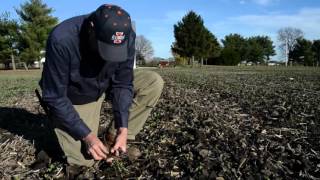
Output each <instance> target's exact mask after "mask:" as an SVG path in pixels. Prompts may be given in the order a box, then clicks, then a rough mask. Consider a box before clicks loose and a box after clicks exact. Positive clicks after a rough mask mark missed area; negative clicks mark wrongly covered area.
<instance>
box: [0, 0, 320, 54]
mask: <svg viewBox="0 0 320 180" xmlns="http://www.w3.org/2000/svg"><path fill="white" fill-rule="evenodd" d="M24 2H25V0H0V13H2V12H4V11H8V12H9V13H10V14H11V17H12V18H18V17H17V15H16V13H15V10H14V9H15V8H19V6H20V4H22V3H24ZM43 2H44V3H46V4H47V5H48V6H49V7H51V8H53V10H54V12H53V16H56V17H58V18H59V21H60V22H61V21H63V20H65V19H68V18H70V17H73V16H77V15H82V14H87V13H90V12H92V11H94V10H95V9H96V8H97V7H99V6H100V5H102V4H106V3H108V4H116V5H119V6H121V7H122V8H123V9H125V10H127V11H128V12H129V13H130V15H131V17H132V19H133V20H134V21H135V23H136V28H137V35H144V36H145V37H146V38H147V39H149V40H150V41H151V42H152V45H153V48H154V51H155V53H154V56H156V57H163V58H168V57H171V56H172V55H171V51H170V46H171V44H172V42H174V35H173V25H174V24H176V23H177V22H178V21H179V20H181V18H182V17H183V16H184V15H186V14H187V12H188V11H190V10H193V11H195V12H196V13H198V14H200V15H201V17H202V18H203V20H204V23H205V26H206V27H207V28H208V29H209V30H210V31H211V32H212V33H213V34H214V35H215V36H216V37H217V38H218V39H219V40H221V39H223V38H224V37H225V36H226V35H228V34H230V33H239V34H241V35H243V36H245V37H250V36H255V35H266V36H270V37H271V39H272V40H273V41H274V45H275V46H276V47H278V41H277V32H278V30H279V29H280V28H283V27H288V26H290V27H294V28H299V29H301V30H302V31H303V32H304V35H305V38H307V39H310V40H314V39H320V0H157V1H156V0H154V1H151V0H110V1H103V0H90V1H88V0H65V1H62V0H60V1H59V0H43ZM277 49H278V48H277ZM277 53H278V55H277V56H274V57H273V59H274V60H281V58H282V57H281V56H280V52H279V51H277Z"/></svg>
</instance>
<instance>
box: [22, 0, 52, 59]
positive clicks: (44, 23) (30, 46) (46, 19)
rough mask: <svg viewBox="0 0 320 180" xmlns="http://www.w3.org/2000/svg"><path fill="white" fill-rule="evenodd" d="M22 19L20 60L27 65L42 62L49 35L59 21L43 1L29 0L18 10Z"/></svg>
mask: <svg viewBox="0 0 320 180" xmlns="http://www.w3.org/2000/svg"><path fill="white" fill-rule="evenodd" d="M16 11H17V13H18V15H19V16H20V19H21V34H20V43H19V48H20V52H21V54H20V58H21V60H23V61H25V62H26V63H27V64H32V63H33V62H34V61H40V59H41V58H42V57H43V56H44V54H43V53H42V51H43V50H45V45H46V41H47V38H48V34H49V32H50V31H51V29H52V28H53V27H54V26H55V25H56V24H57V21H58V19H57V18H55V17H53V16H52V15H51V13H52V11H53V10H52V9H51V8H49V7H48V6H47V5H46V4H44V3H43V2H42V0H29V1H28V2H25V3H24V4H22V5H21V6H20V9H17V10H16Z"/></svg>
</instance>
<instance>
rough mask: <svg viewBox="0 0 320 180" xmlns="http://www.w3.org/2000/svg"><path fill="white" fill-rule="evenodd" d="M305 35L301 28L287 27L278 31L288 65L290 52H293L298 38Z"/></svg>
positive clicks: (281, 47)
mask: <svg viewBox="0 0 320 180" xmlns="http://www.w3.org/2000/svg"><path fill="white" fill-rule="evenodd" d="M302 37H303V32H302V30H300V29H297V28H292V27H285V28H282V29H280V30H279V31H278V40H279V41H280V49H281V50H282V52H283V54H284V55H285V57H286V66H288V61H289V52H291V51H292V50H293V48H294V46H295V44H296V43H297V39H299V38H302Z"/></svg>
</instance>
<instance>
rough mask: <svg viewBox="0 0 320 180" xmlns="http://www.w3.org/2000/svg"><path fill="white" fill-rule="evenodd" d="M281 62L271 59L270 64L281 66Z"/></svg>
mask: <svg viewBox="0 0 320 180" xmlns="http://www.w3.org/2000/svg"><path fill="white" fill-rule="evenodd" d="M279 65H280V63H279V62H278V61H269V62H268V66H279Z"/></svg>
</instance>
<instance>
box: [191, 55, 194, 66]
mask: <svg viewBox="0 0 320 180" xmlns="http://www.w3.org/2000/svg"><path fill="white" fill-rule="evenodd" d="M193 64H194V56H192V65H191V67H193Z"/></svg>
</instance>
